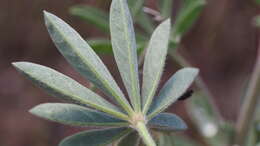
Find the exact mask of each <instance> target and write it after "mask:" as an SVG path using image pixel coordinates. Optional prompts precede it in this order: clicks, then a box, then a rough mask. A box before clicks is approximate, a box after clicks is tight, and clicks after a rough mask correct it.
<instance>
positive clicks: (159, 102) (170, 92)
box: [148, 68, 199, 118]
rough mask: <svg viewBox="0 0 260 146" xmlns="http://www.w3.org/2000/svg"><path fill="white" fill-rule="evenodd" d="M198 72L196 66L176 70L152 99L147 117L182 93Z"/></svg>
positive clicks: (169, 103)
mask: <svg viewBox="0 0 260 146" xmlns="http://www.w3.org/2000/svg"><path fill="white" fill-rule="evenodd" d="M198 72H199V71H198V69H196V68H184V69H181V70H179V71H177V72H176V73H175V74H174V75H173V76H172V77H171V78H170V79H169V80H168V81H167V82H166V83H165V85H164V86H163V88H162V89H161V90H160V92H159V95H158V97H157V98H155V100H153V103H152V105H151V108H150V110H149V112H148V113H149V115H148V117H149V118H152V117H154V116H155V115H156V114H158V113H160V112H161V111H163V110H165V109H166V108H167V107H168V106H169V105H171V104H172V103H173V102H175V101H176V100H177V99H178V98H179V97H180V96H181V95H183V94H184V92H185V91H186V90H187V89H188V87H189V86H190V85H191V84H192V82H193V81H194V79H195V77H196V76H197V75H198Z"/></svg>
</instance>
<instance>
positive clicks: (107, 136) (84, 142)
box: [59, 128, 132, 146]
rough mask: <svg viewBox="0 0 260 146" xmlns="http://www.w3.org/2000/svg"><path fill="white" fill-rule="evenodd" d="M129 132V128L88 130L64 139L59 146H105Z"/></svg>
mask: <svg viewBox="0 0 260 146" xmlns="http://www.w3.org/2000/svg"><path fill="white" fill-rule="evenodd" d="M131 131H132V129H130V128H110V129H102V130H88V131H85V132H81V133H77V134H75V135H72V136H69V137H67V138H65V139H64V140H62V141H61V143H60V144H59V146H105V145H107V144H110V143H112V142H113V141H115V140H117V139H120V138H121V137H123V136H125V135H127V134H128V133H130V132H131Z"/></svg>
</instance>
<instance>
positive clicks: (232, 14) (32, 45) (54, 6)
mask: <svg viewBox="0 0 260 146" xmlns="http://www.w3.org/2000/svg"><path fill="white" fill-rule="evenodd" d="M158 2H160V1H159V0H146V2H145V4H144V5H145V6H146V7H148V8H151V9H153V10H158ZM78 4H84V5H88V6H93V7H96V8H100V9H103V10H104V11H106V12H108V10H109V5H110V1H109V0H105V1H104V0H56V1H53V0H34V1H33V0H2V1H1V4H0V115H1V118H0V146H56V145H57V144H58V142H59V141H60V140H61V139H62V138H63V137H65V136H68V135H70V134H72V133H74V132H75V131H78V130H82V129H78V128H73V127H69V126H63V125H60V124H56V123H53V122H49V121H45V120H42V119H39V118H37V117H35V116H32V115H31V114H30V113H29V112H28V110H29V109H30V108H32V107H33V106H35V105H38V104H40V103H45V102H59V100H57V99H55V98H52V97H50V96H49V95H47V94H45V93H44V92H42V91H41V90H40V89H38V88H36V87H35V86H33V85H32V84H31V82H29V81H27V80H26V79H25V78H24V77H23V76H21V75H20V74H19V73H18V72H17V71H16V70H15V69H14V68H13V67H12V66H11V62H14V61H30V62H34V63H39V64H42V65H46V66H49V67H52V68H55V69H57V70H59V71H60V72H62V73H64V74H66V75H69V76H71V77H73V78H74V79H76V80H77V81H79V82H81V83H83V84H84V85H86V86H88V83H87V81H84V79H83V78H81V77H80V76H79V74H78V73H76V72H75V71H74V70H73V69H72V68H71V67H70V66H69V64H68V63H67V62H66V61H65V59H64V58H63V57H62V55H61V54H60V53H59V52H58V50H57V49H56V48H55V46H54V44H53V43H52V41H51V39H50V37H49V36H48V32H47V30H46V28H45V25H44V20H43V13H42V11H43V10H47V11H49V12H51V13H54V14H55V15H57V16H59V17H60V18H62V19H63V20H65V21H66V22H68V23H69V24H70V25H71V26H72V27H73V28H75V29H76V30H77V31H78V32H80V34H81V35H82V36H83V37H84V38H96V37H108V38H109V35H107V34H106V33H104V32H103V31H100V30H99V29H98V28H97V27H96V26H95V25H92V24H90V23H86V22H85V21H82V20H81V19H79V18H78V17H75V16H72V15H71V14H70V13H69V9H70V8H71V7H72V6H74V5H78ZM181 4H182V0H174V3H173V10H172V11H171V13H172V16H176V12H177V11H178V10H179V8H180V6H181ZM259 13H260V9H259V6H257V5H256V4H255V2H254V1H253V0H208V1H207V4H206V5H205V7H204V8H203V10H202V13H201V14H200V15H199V18H198V20H197V21H196V22H195V23H194V25H193V26H192V28H191V29H190V30H189V31H188V32H187V33H186V34H185V35H184V37H183V39H182V41H181V45H180V46H179V48H178V52H179V53H180V54H181V55H182V56H183V57H184V58H185V59H187V60H188V61H189V62H190V63H191V64H192V66H195V67H198V68H200V70H201V72H200V75H201V77H202V79H203V80H204V82H205V84H206V86H207V87H208V89H209V91H210V92H211V93H212V95H213V97H214V102H215V103H216V105H217V107H218V108H219V109H220V113H221V115H222V116H223V117H224V118H225V119H227V120H229V121H231V122H234V121H236V120H237V116H238V111H239V109H240V103H241V97H242V96H243V94H244V91H245V89H246V85H247V82H248V79H249V77H250V75H251V73H252V69H253V65H254V63H255V58H256V52H257V46H258V43H259V30H257V28H256V27H254V25H253V22H252V20H253V17H254V16H256V15H257V14H259ZM172 21H174V18H173V19H172ZM101 57H102V60H103V61H104V62H105V64H106V65H108V67H109V69H110V70H111V72H112V73H113V75H114V77H118V71H117V68H116V66H115V63H114V60H113V56H112V55H104V54H103V55H101ZM177 69H179V67H178V65H176V62H174V61H172V60H170V59H169V60H168V61H167V64H166V69H165V72H164V75H163V79H162V83H163V82H165V81H166V80H167V79H168V78H169V77H170V76H171V75H172V74H173V73H174V72H175V71H176V70H177ZM116 80H117V81H118V82H120V83H121V79H120V78H117V79H116ZM121 85H122V84H121ZM185 102H186V101H179V102H177V103H176V104H174V105H173V106H172V107H171V108H170V109H169V110H170V111H172V112H174V113H177V114H178V115H180V116H181V117H183V118H184V119H185V120H188V121H189V118H188V116H187V113H186V112H185V109H184V103H185ZM190 137H191V138H196V137H195V136H193V135H192V133H191V134H190Z"/></svg>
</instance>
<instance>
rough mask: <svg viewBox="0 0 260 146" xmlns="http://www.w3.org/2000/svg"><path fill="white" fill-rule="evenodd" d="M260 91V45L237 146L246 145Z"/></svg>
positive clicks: (241, 114) (240, 122) (245, 102)
mask: <svg viewBox="0 0 260 146" xmlns="http://www.w3.org/2000/svg"><path fill="white" fill-rule="evenodd" d="M259 91H260V43H259V49H258V54H257V59H256V64H255V67H254V70H253V73H252V76H251V79H250V82H249V85H248V89H247V92H246V95H245V98H244V104H243V106H242V108H241V111H240V114H239V115H240V116H239V117H238V122H237V125H236V134H235V144H237V145H239V146H242V145H244V143H245V141H246V139H247V137H246V135H247V134H248V131H249V129H250V124H252V123H251V122H252V121H253V119H254V113H255V110H256V107H257V100H258V97H259Z"/></svg>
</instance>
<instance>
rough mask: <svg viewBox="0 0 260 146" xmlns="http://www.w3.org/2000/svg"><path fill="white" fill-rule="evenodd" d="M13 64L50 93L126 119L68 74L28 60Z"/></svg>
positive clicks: (113, 107)
mask: <svg viewBox="0 0 260 146" xmlns="http://www.w3.org/2000/svg"><path fill="white" fill-rule="evenodd" d="M13 65H14V66H15V67H16V69H17V70H18V71H20V72H21V73H23V74H24V75H25V76H26V77H27V78H28V79H30V80H31V81H33V83H34V84H36V85H37V86H39V87H41V88H43V89H44V90H45V91H46V92H48V93H49V94H50V95H53V96H55V97H59V98H63V99H67V100H70V101H73V102H76V103H80V104H84V105H88V106H91V107H93V108H95V109H97V110H100V111H103V112H106V113H109V114H111V115H113V116H115V117H118V118H121V119H125V120H126V119H127V116H126V115H125V114H123V113H121V112H120V111H119V110H118V108H117V107H116V106H114V105H112V104H110V103H109V102H107V101H106V100H105V99H103V98H101V97H100V96H98V95H97V94H95V93H94V92H92V91H91V90H89V89H87V88H85V87H84V86H82V85H80V84H79V83H78V82H76V81H75V80H73V79H71V78H70V77H68V76H65V75H63V74H61V73H59V72H57V71H55V70H53V69H51V68H48V67H45V66H42V65H38V64H33V63H29V62H16V63H13Z"/></svg>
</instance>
